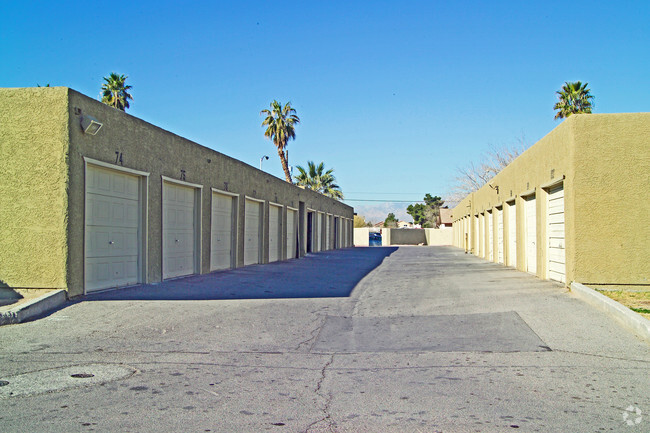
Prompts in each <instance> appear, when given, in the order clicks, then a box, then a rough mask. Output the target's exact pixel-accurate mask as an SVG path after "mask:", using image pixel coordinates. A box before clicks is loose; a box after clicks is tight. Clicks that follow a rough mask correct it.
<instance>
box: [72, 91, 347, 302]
mask: <svg viewBox="0 0 650 433" xmlns="http://www.w3.org/2000/svg"><path fill="white" fill-rule="evenodd" d="M75 109H76V110H77V112H79V111H81V112H82V113H83V114H89V115H91V116H93V117H95V118H97V119H98V120H99V121H100V122H102V123H103V127H102V130H101V131H100V132H99V133H98V134H97V135H96V136H91V135H87V134H83V132H82V131H81V128H80V127H79V115H77V114H75ZM69 110H70V118H69V124H70V142H71V150H70V178H71V181H70V197H71V199H70V233H69V240H70V257H69V262H70V267H71V272H70V288H71V289H70V292H71V294H72V295H77V294H81V293H83V263H84V260H83V231H84V159H83V158H84V157H88V158H92V159H94V160H99V161H102V162H106V163H111V164H114V163H115V158H116V152H120V153H121V154H122V164H123V166H124V167H128V168H130V169H134V170H139V171H143V172H148V173H149V181H148V203H149V207H148V213H147V214H148V222H147V224H148V245H147V257H146V258H147V262H148V266H147V281H148V282H156V281H160V280H161V278H162V246H161V243H162V180H161V176H166V177H169V178H172V179H177V180H178V179H180V177H181V170H184V171H185V181H186V182H190V183H193V184H198V185H201V186H202V187H203V188H202V193H201V201H202V210H201V226H202V232H201V233H202V237H201V265H200V271H201V273H206V272H209V269H210V221H211V211H210V210H211V203H212V196H211V188H217V189H220V190H226V191H229V192H233V193H237V194H239V195H240V196H239V200H238V214H239V219H240V224H238V233H237V252H236V260H237V266H243V260H244V254H243V250H244V229H245V228H244V224H242V223H241V221H242V220H243V216H244V206H245V202H246V200H245V197H246V196H248V197H251V198H256V199H260V200H264V202H265V203H264V206H263V208H264V214H265V218H264V219H265V222H264V235H263V237H262V238H263V243H264V246H263V262H267V261H268V228H269V225H268V206H269V202H273V203H276V204H280V205H283V206H284V210H283V215H286V207H287V206H289V207H292V208H295V209H298V210H299V212H298V219H299V221H298V228H297V230H298V231H299V232H302V233H303V235H302V239H303V242H301V245H300V248H301V253H302V254H304V253H305V248H306V242H304V240H305V235H306V225H307V224H306V218H307V212H306V210H307V209H314V210H316V211H321V212H327V213H331V214H333V215H337V216H343V217H345V218H349V219H351V218H352V217H353V209H352V208H351V207H350V206H347V205H345V204H343V203H341V202H339V201H337V200H333V199H329V198H327V197H324V196H323V195H321V194H318V193H315V192H313V191H310V190H305V189H301V188H298V187H296V186H293V185H290V184H288V183H287V182H285V181H284V180H282V179H278V178H276V177H275V176H272V175H270V174H268V173H265V172H263V171H260V170H258V169H257V168H255V167H252V166H250V165H247V164H245V163H243V162H241V161H239V160H236V159H233V158H230V157H228V156H226V155H224V154H222V153H219V152H216V151H214V150H212V149H209V148H207V147H204V146H201V145H199V144H197V143H194V142H192V141H190V140H187V139H185V138H183V137H180V136H178V135H175V134H173V133H171V132H168V131H165V130H163V129H161V128H158V127H156V126H154V125H152V124H150V123H147V122H145V121H143V120H141V119H138V118H136V117H133V116H130V115H129V114H127V113H124V112H121V111H119V110H116V109H113V108H111V107H108V106H106V105H104V104H102V103H100V102H98V101H95V100H93V99H91V98H88V97H87V96H84V95H82V94H80V93H78V92H76V91H74V90H70V107H69ZM261 133H262V131H260V134H261ZM285 221H286V217H285ZM330 235H331V236H332V237H333V230H332V231H331V232H330ZM284 237H286V224H283V238H284ZM284 254H286V247H285V248H284V249H283V257H284Z"/></svg>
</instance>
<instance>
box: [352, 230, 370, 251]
mask: <svg viewBox="0 0 650 433" xmlns="http://www.w3.org/2000/svg"><path fill="white" fill-rule="evenodd" d="M368 245H370V229H369V228H368V227H355V228H354V246H355V247H367V246H368Z"/></svg>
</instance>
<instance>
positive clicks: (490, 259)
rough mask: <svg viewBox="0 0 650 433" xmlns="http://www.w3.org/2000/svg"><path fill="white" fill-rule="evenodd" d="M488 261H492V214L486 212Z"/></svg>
mask: <svg viewBox="0 0 650 433" xmlns="http://www.w3.org/2000/svg"><path fill="white" fill-rule="evenodd" d="M487 250H488V260H489V261H491V262H492V261H494V218H493V216H492V212H488V247H487Z"/></svg>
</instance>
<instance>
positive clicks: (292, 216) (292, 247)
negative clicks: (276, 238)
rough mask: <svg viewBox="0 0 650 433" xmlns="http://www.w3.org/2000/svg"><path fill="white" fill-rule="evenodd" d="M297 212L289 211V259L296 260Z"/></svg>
mask: <svg viewBox="0 0 650 433" xmlns="http://www.w3.org/2000/svg"><path fill="white" fill-rule="evenodd" d="M296 213H297V212H296V211H295V210H292V209H287V258H288V259H295V258H296Z"/></svg>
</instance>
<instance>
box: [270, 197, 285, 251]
mask: <svg viewBox="0 0 650 433" xmlns="http://www.w3.org/2000/svg"><path fill="white" fill-rule="evenodd" d="M280 211H281V208H280V207H278V206H273V205H271V206H269V262H277V261H278V260H280V254H281V251H282V243H281V242H280V239H282V226H281V224H280V223H281V221H282V218H281V214H280Z"/></svg>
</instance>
